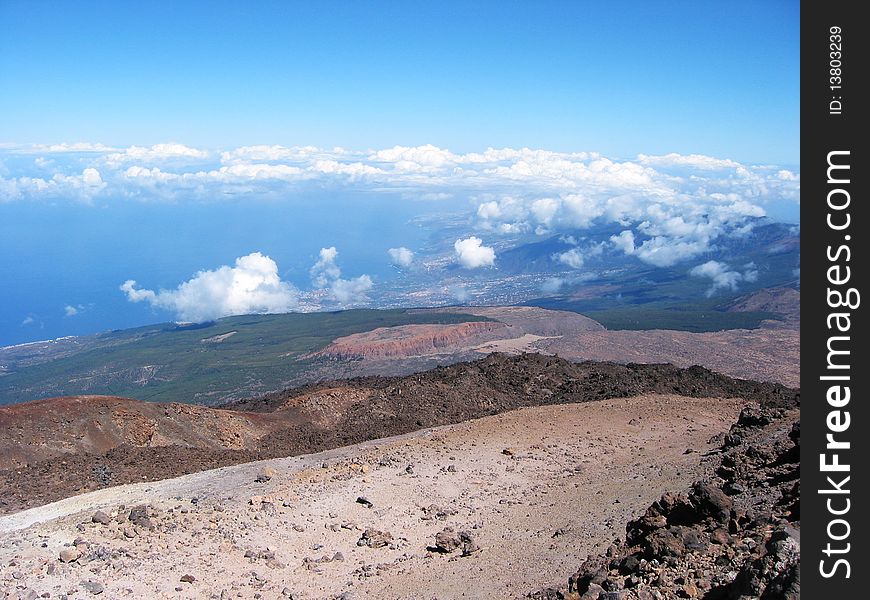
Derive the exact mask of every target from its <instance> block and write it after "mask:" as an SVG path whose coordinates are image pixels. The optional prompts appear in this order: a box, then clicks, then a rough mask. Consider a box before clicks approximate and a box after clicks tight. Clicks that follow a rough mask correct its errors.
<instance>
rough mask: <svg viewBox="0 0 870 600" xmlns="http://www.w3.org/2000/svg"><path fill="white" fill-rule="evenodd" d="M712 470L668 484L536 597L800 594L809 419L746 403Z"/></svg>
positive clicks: (603, 599) (610, 599)
mask: <svg viewBox="0 0 870 600" xmlns="http://www.w3.org/2000/svg"><path fill="white" fill-rule="evenodd" d="M718 453H719V455H720V458H719V465H718V468H717V469H716V471H715V474H714V475H712V476H711V477H708V478H705V479H701V480H699V481H697V482H695V483H694V484H693V485H692V486H691V488H690V489H689V490H687V491H683V492H667V493H665V494H664V495H663V496H662V497H661V499H659V500H658V501H656V502H655V503H653V504H652V505H650V506H649V508H648V509H647V510H646V512H645V513H644V514H643V516H641V517H640V518H637V519H634V520H632V521H630V522H629V523H628V525H627V526H626V536H625V539H624V541H623V540H619V539H617V540H616V541H615V542H614V543H613V544H612V545H611V546H610V547H609V548H608V549H607V551H606V553H604V554H602V555H598V556H590V557H587V558H586V560H585V561H583V563H582V564H581V565H580V567H579V568H578V569H577V571H576V572H575V573H574V574H573V575H571V576H570V577H569V578H568V580H567V582H565V583H564V584H562V585H560V586H556V587H552V588H547V589H543V590H539V591H537V592H533V593H530V594H528V596H527V598H533V599H536V600H556V599H558V600H660V599H665V598H703V599H705V600H720V599H721V600H750V599H753V598H760V599H761V600H773V599H785V600H798V599H799V598H800V420H799V414H797V411H794V410H784V409H776V408H758V407H747V408H744V409H743V411H742V412H741V414H740V418H739V419H738V421H737V423H735V424H734V425H733V426H732V427H731V430H730V432H729V433H728V434H727V435H725V436H724V438H723V439H722V440H721V445H720V447H719V450H718Z"/></svg>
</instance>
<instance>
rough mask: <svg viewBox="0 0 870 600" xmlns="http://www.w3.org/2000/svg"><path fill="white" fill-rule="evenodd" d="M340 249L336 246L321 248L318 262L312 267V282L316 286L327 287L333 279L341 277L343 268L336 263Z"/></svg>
mask: <svg viewBox="0 0 870 600" xmlns="http://www.w3.org/2000/svg"><path fill="white" fill-rule="evenodd" d="M336 258H338V250H337V249H336V248H335V246H330V247H329V248H321V249H320V255H319V258H318V259H317V262H316V263H314V265H313V266H312V267H311V270H310V273H311V282H312V283H313V284H314V287H316V288H325V287H326V286H327V285H329V282H330V281H331V280H333V279H338V278H339V277H341V269H340V268H339V266H338V265H337V264H336V263H335V259H336Z"/></svg>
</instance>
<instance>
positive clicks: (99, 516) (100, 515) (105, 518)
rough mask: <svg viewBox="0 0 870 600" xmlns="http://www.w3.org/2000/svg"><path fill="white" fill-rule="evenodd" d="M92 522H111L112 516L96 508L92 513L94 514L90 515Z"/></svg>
mask: <svg viewBox="0 0 870 600" xmlns="http://www.w3.org/2000/svg"><path fill="white" fill-rule="evenodd" d="M91 522H92V523H99V524H100V525H108V524H109V523H111V522H112V517H110V516H109V515H107V514H106V513H104V512H103V511H101V510H98V511H97V512H95V513H94V516H92V517H91Z"/></svg>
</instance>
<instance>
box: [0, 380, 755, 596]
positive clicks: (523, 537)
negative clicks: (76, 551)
mask: <svg viewBox="0 0 870 600" xmlns="http://www.w3.org/2000/svg"><path fill="white" fill-rule="evenodd" d="M744 404H745V402H744V401H742V400H717V399H692V398H683V397H679V396H643V397H637V398H629V399H618V400H610V401H603V402H590V403H585V404H571V405H564V406H546V407H536V408H528V409H522V410H517V411H514V412H511V413H506V414H503V415H498V416H494V417H487V418H484V419H479V420H476V421H470V422H467V423H463V424H459V425H452V426H447V427H442V428H438V429H435V430H426V431H422V432H418V433H416V434H411V435H408V436H402V437H399V438H392V439H390V440H382V441H379V442H376V443H367V444H362V445H359V446H354V447H349V448H342V449H339V450H334V451H330V452H326V453H321V454H318V455H309V456H305V457H297V458H288V459H279V460H272V461H264V462H263V463H251V464H247V465H238V466H234V467H228V468H224V469H217V470H214V471H207V472H203V473H197V474H194V475H189V476H185V477H181V478H177V479H172V480H167V481H163V482H158V483H150V484H138V485H130V486H120V487H117V488H111V489H107V490H101V491H98V492H93V493H91V494H87V495H83V496H79V497H76V498H70V499H67V500H64V501H61V502H57V503H54V504H51V505H48V506H45V507H41V508H37V509H32V510H29V511H24V512H22V513H17V514H14V515H10V516H7V517H3V518H0V597H4V595H5V597H7V598H10V597H11V598H16V597H21V598H35V597H37V596H39V595H41V596H43V597H51V598H61V597H63V595H64V594H66V595H67V597H68V598H94V597H98V598H264V599H268V598H283V597H288V595H292V597H293V598H297V599H300V598H301V599H314V598H335V597H339V596H341V595H342V594H345V596H344V597H345V598H354V599H364V598H408V599H412V598H413V599H417V598H425V599H430V598H440V599H446V598H510V597H516V596H522V595H523V594H525V593H526V592H528V591H530V590H533V589H537V588H540V587H542V586H545V585H548V584H552V583H554V582H557V581H562V580H563V578H564V577H567V575H568V574H570V573H572V572H573V571H574V570H575V569H576V568H577V566H578V564H579V562H580V561H579V559H582V558H583V557H584V556H585V555H586V554H587V553H591V552H599V551H601V550H602V549H604V548H606V547H607V545H609V543H610V542H611V541H612V540H613V539H614V538H615V537H619V536H621V535H623V534H624V526H625V522H626V521H627V520H629V519H630V518H632V517H633V516H635V515H637V514H639V513H640V512H642V511H643V510H644V509H645V507H646V506H647V505H648V504H650V503H651V502H652V501H654V500H655V499H657V498H658V497H659V496H660V495H661V493H662V492H663V491H665V490H679V489H683V488H685V487H687V486H688V485H689V484H691V482H692V481H694V480H695V479H697V478H698V477H699V476H700V475H701V474H702V473H703V472H705V470H706V469H707V468H709V465H710V464H712V463H711V460H710V459H705V458H704V457H703V453H704V452H705V451H706V450H708V449H710V448H711V447H712V446H713V445H714V444H711V443H710V438H711V437H712V436H714V435H715V434H717V433H719V432H723V431H726V430H727V429H728V427H729V426H730V425H731V423H732V422H734V420H735V419H736V417H737V414H738V413H739V410H740V408H741V406H743V405H744ZM507 448H510V449H511V450H510V451H509V452H510V453H511V454H505V453H504V450H505V449H507ZM687 449H692V450H693V452H689V453H687V452H686V450H687ZM264 465H268V466H269V467H271V468H272V469H274V474H273V476H272V478H271V479H270V480H269V481H268V482H265V483H256V482H255V478H256V477H257V475H258V473H260V472H262V470H263V468H264ZM409 465H411V466H412V468H411V469H410V472H409V469H408V466H409ZM451 466H452V467H451ZM263 495H267V496H271V498H272V500H273V504H271V505H265V509H264V508H263V506H262V505H260V504H259V502H257V501H256V500H255V503H254V504H253V505H252V504H251V503H250V500H251V497H252V496H263ZM359 496H365V497H366V498H368V499H369V500H370V501H371V502H372V503H373V507H372V508H366V507H365V506H363V505H362V504H359V503H357V502H356V500H357V498H358V497H359ZM192 498H196V499H197V502H196V503H195V504H194V503H192V502H191V499H192ZM140 503H150V504H152V505H153V506H154V507H155V508H157V509H158V510H159V511H160V514H159V516H156V517H154V522H155V524H156V529H155V530H153V531H149V530H147V529H143V528H133V527H132V526H131V525H130V524H129V523H127V522H126V520H125V519H123V517H124V516H125V515H126V514H127V512H128V511H129V508H130V507H131V506H133V505H135V504H140ZM120 504H123V505H126V509H125V510H123V511H120V517H121V518H117V517H116V515H119V505H120ZM432 504H436V505H438V506H440V507H443V508H447V509H452V510H455V511H456V512H455V514H452V515H448V516H446V518H443V519H438V518H434V519H427V518H424V517H426V514H425V513H424V511H423V508H425V507H428V506H430V505H432ZM98 508H101V509H103V510H104V511H106V512H107V513H109V514H110V515H111V516H112V517H113V522H112V523H111V524H109V525H101V524H97V523H93V522H91V517H92V515H93V513H94V511H95V510H96V509H98ZM121 521H124V523H121ZM445 526H452V527H454V528H455V529H456V530H467V531H469V532H471V534H472V536H473V537H474V539H475V541H476V542H477V543H478V544H479V546H480V548H481V549H480V551H478V552H475V553H473V554H471V555H469V556H465V557H461V556H459V553H454V554H446V555H445V554H435V553H432V552H430V551H427V546H430V545H432V544H433V542H434V539H435V534H436V533H437V532H439V531H441V530H442V529H443V528H444V527H445ZM125 528H126V529H127V534H129V535H135V537H132V538H128V537H126V536H125V534H124V529H125ZM367 528H374V529H377V530H380V531H386V532H389V533H391V534H392V536H393V543H392V544H390V545H388V546H386V547H382V548H369V547H365V546H362V547H361V546H358V545H357V541H358V540H359V539H360V537H361V535H362V532H363V531H364V530H365V529H367ZM134 530H135V531H134ZM76 538H81V539H82V540H84V541H86V542H88V543H89V544H90V546H89V547H88V548H86V547H85V546H81V548H82V550H83V551H84V554H83V557H82V558H81V559H79V560H78V561H76V562H73V563H69V564H67V563H63V562H61V561H59V560H58V555H59V552H60V551H61V550H62V549H64V548H65V547H68V545H69V544H72V543H73V541H74V540H75V539H76ZM267 548H268V549H269V551H271V552H274V558H272V559H269V558H265V557H260V558H258V557H257V556H253V557H250V556H249V557H248V558H246V557H245V553H246V551H249V550H250V551H253V552H254V553H255V554H256V553H257V552H258V551H264V550H266V549H267ZM337 552H338V553H341V555H343V560H331V559H332V558H333V557H334V556H335V554H336V553H337ZM267 556H268V555H267ZM321 557H326V558H327V559H328V561H324V562H320V563H313V562H310V561H312V560H315V559H319V558H321ZM306 559H307V560H308V562H307V563H306ZM187 574H189V575H192V576H193V577H194V578H195V581H194V582H192V583H183V582H181V577H182V576H183V575H187ZM84 582H97V583H99V584H100V585H101V586H103V589H104V591H103V592H102V593H100V594H99V595H96V596H95V595H94V594H93V593H92V591H88V589H87V586H86V585H85V583H84ZM45 594H49V595H45Z"/></svg>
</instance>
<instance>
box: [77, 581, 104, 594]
mask: <svg viewBox="0 0 870 600" xmlns="http://www.w3.org/2000/svg"><path fill="white" fill-rule="evenodd" d="M82 587H83V588H85V589H86V590H87V591H89V592H90V593H92V594H93V595H94V596H97V595H99V594H102V593H103V592H104V591H105V588H104V587H103V584H102V583H97V582H96V581H82Z"/></svg>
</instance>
